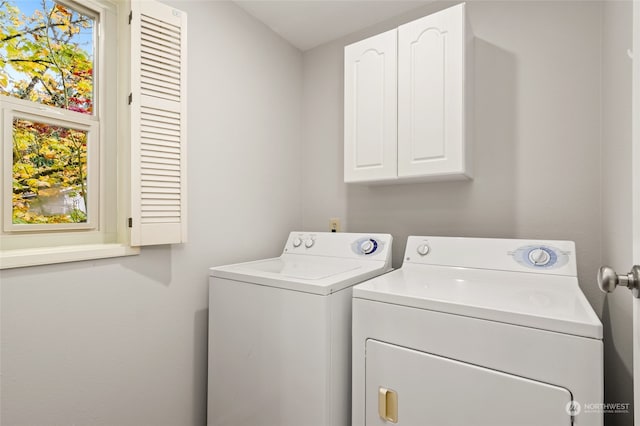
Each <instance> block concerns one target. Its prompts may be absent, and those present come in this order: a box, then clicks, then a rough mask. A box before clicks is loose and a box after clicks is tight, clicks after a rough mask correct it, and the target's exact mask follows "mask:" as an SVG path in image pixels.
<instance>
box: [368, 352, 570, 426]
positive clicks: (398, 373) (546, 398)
mask: <svg viewBox="0 0 640 426" xmlns="http://www.w3.org/2000/svg"><path fill="white" fill-rule="evenodd" d="M366 354H367V355H366V357H367V359H366V411H367V413H366V424H367V426H374V425H387V426H389V424H398V425H406V426H415V425H425V426H513V425H518V426H569V425H571V416H570V415H569V413H568V406H569V405H570V402H571V400H572V396H571V393H570V392H569V391H568V390H567V389H564V388H561V387H557V386H553V385H549V384H546V383H541V382H536V381H534V380H529V379H525V378H522V377H518V376H514V375H511V374H505V373H502V372H499V371H495V370H490V369H487V368H482V367H478V366H475V365H472V364H466V363H464V362H459V361H454V360H451V359H448V358H443V357H439V356H435V355H431V354H427V353H424V352H418V351H414V350H411V349H407V348H403V347H401V346H395V345H390V344H387V343H382V342H378V341H376V340H371V339H370V340H368V341H367V352H366Z"/></svg>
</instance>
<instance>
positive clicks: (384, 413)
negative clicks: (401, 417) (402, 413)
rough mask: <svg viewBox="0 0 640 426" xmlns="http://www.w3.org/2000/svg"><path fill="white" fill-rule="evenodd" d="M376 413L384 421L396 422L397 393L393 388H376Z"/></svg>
mask: <svg viewBox="0 0 640 426" xmlns="http://www.w3.org/2000/svg"><path fill="white" fill-rule="evenodd" d="M378 414H379V415H380V417H381V418H382V419H383V420H384V421H385V422H391V423H398V393H397V392H396V391H394V390H391V389H387V388H383V387H382V386H381V387H380V388H379V389H378Z"/></svg>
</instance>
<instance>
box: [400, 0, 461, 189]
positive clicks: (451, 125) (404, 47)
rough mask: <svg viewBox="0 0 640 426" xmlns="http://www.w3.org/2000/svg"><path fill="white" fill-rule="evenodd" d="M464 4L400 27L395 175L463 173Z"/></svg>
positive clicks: (447, 174)
mask: <svg viewBox="0 0 640 426" xmlns="http://www.w3.org/2000/svg"><path fill="white" fill-rule="evenodd" d="M464 32H465V16H464V4H461V5H457V6H454V7H451V8H449V9H445V10H443V11H441V12H438V13H435V14H433V15H429V16H426V17H424V18H421V19H418V20H416V21H413V22H410V23H408V24H405V25H402V26H400V27H399V28H398V120H399V121H398V175H399V176H400V177H416V176H443V177H445V176H449V177H452V175H461V176H460V177H464V175H465V174H466V164H465V140H464V138H465V129H464V118H465V117H464V115H465V114H464V108H465V105H464V78H465V68H464V67H465V34H464Z"/></svg>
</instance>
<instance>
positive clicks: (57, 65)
mask: <svg viewBox="0 0 640 426" xmlns="http://www.w3.org/2000/svg"><path fill="white" fill-rule="evenodd" d="M0 4H1V5H2V7H0V94H2V95H6V96H12V97H17V98H19V99H25V100H29V101H32V102H37V103H40V104H44V105H49V106H53V107H57V108H63V109H67V110H71V111H76V112H81V113H85V114H92V113H93V112H94V110H95V108H94V104H95V90H94V87H95V84H94V80H95V75H94V74H95V73H94V69H95V60H94V58H95V50H96V49H95V46H96V45H97V44H96V40H95V39H96V36H95V34H96V31H95V28H96V21H97V20H96V17H95V16H92V15H91V13H90V12H88V11H85V10H82V11H79V10H80V9H83V8H81V7H74V6H70V5H68V4H64V3H62V2H55V1H52V0H20V2H19V3H18V4H17V5H16V4H15V2H13V1H11V0H0Z"/></svg>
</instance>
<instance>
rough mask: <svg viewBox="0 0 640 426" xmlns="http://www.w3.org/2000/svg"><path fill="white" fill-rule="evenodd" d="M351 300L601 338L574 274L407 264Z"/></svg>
mask: <svg viewBox="0 0 640 426" xmlns="http://www.w3.org/2000/svg"><path fill="white" fill-rule="evenodd" d="M353 296H354V297H355V298H359V299H367V300H374V301H379V302H385V303H392V304H397V305H402V306H409V307H413V308H420V309H429V310H433V311H439V312H444V313H451V314H456V315H463V316H468V317H473V318H480V319H483V320H489V321H498V322H502V323H508V324H514V325H519V326H524V327H531V328H536V329H542V330H548V331H553V332H558V333H564V334H571V335H576V336H583V337H589V338H593V339H602V323H601V322H600V320H599V319H598V317H597V315H596V314H595V312H594V311H593V309H592V308H591V305H590V304H589V302H588V301H587V299H586V297H585V296H584V294H583V293H582V291H581V290H580V287H579V286H578V280H577V278H576V277H571V276H562V275H541V274H535V273H526V272H512V271H495V270H483V269H473V268H458V267H444V266H427V265H405V266H403V267H402V268H400V269H398V270H396V271H393V272H390V273H389V274H385V275H383V276H380V277H377V278H374V279H372V280H370V281H367V282H366V283H362V284H360V285H358V286H356V287H354V290H353Z"/></svg>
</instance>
